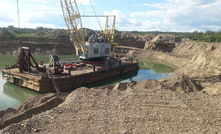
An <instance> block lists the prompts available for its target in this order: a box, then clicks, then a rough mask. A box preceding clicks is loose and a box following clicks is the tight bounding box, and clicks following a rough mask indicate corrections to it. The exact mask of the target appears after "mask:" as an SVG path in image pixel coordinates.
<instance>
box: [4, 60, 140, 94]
mask: <svg viewBox="0 0 221 134" xmlns="http://www.w3.org/2000/svg"><path fill="white" fill-rule="evenodd" d="M138 69H139V67H138V63H137V62H133V63H130V62H122V63H121V64H116V65H114V66H112V67H109V68H107V67H104V66H96V67H95V68H94V67H93V66H92V65H86V66H83V67H77V68H76V69H74V70H71V71H68V70H64V72H63V73H61V74H59V75H50V76H52V79H53V81H55V83H56V86H57V87H58V89H59V90H60V91H65V90H69V89H74V88H78V87H80V86H85V85H87V84H89V83H93V82H96V81H99V80H102V79H106V78H110V77H113V76H117V75H120V74H123V73H127V72H130V71H138ZM2 75H3V79H5V80H6V81H7V82H11V83H14V84H16V85H19V86H22V87H26V88H30V89H32V90H35V91H39V92H55V91H56V90H55V85H53V82H52V79H51V77H49V76H48V74H47V73H42V72H35V73H33V72H32V73H29V72H23V73H20V72H19V69H18V68H8V69H4V70H2Z"/></svg>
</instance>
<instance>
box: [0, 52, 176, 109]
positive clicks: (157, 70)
mask: <svg viewBox="0 0 221 134" xmlns="http://www.w3.org/2000/svg"><path fill="white" fill-rule="evenodd" d="M34 58H35V59H36V61H40V60H43V62H44V63H48V62H49V55H35V56H34ZM60 58H61V59H62V60H66V59H71V58H76V56H74V55H61V56H60ZM136 60H138V61H139V68H140V69H139V71H138V72H130V73H127V74H124V75H120V76H116V77H112V78H109V79H105V80H102V81H99V82H96V83H92V84H89V85H88V87H96V86H105V85H110V84H116V83H119V82H129V81H130V80H134V81H142V80H146V79H156V80H158V79H161V78H167V77H170V76H171V75H172V73H173V71H174V68H173V67H171V66H170V65H166V64H164V63H161V62H158V61H155V60H151V59H139V58H137V59H136ZM16 61H17V56H14V55H6V54H0V70H1V69H3V68H5V67H6V65H13V64H15V63H16ZM70 91H72V90H70ZM39 94H41V93H38V92H36V91H32V90H30V89H27V88H22V87H19V86H17V85H13V84H11V83H8V82H6V81H5V80H3V79H2V72H1V71H0V110H4V109H7V108H9V107H12V108H16V107H17V106H18V105H19V104H21V103H22V102H24V101H25V100H26V99H27V98H29V97H33V96H37V95H39Z"/></svg>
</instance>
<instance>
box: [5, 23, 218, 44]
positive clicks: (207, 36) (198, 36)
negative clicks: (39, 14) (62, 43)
mask: <svg viewBox="0 0 221 134" xmlns="http://www.w3.org/2000/svg"><path fill="white" fill-rule="evenodd" d="M4 29H7V30H8V31H9V32H10V33H12V34H13V35H15V36H18V35H20V36H21V35H25V36H32V35H35V34H36V33H39V32H41V31H44V30H53V29H52V28H46V27H37V28H17V27H14V26H13V25H10V26H8V27H4ZM119 32H120V33H121V32H123V31H119ZM129 32H131V33H133V34H138V35H151V36H156V35H158V34H173V35H176V36H179V37H181V38H189V39H191V40H194V41H199V42H221V30H219V31H211V30H207V31H205V32H198V31H194V32H161V31H145V32H144V31H129Z"/></svg>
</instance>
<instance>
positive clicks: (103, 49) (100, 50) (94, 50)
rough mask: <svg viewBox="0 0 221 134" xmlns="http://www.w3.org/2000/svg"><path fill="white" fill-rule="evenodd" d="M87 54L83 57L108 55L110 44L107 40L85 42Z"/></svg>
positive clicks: (109, 53)
mask: <svg viewBox="0 0 221 134" xmlns="http://www.w3.org/2000/svg"><path fill="white" fill-rule="evenodd" d="M85 46H86V48H87V56H86V57H85V58H99V57H109V56H110V55H111V44H110V43H108V42H86V43H85Z"/></svg>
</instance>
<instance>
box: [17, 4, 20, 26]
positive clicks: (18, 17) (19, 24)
mask: <svg viewBox="0 0 221 134" xmlns="http://www.w3.org/2000/svg"><path fill="white" fill-rule="evenodd" d="M17 13H18V28H20V15H19V3H18V0H17Z"/></svg>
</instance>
